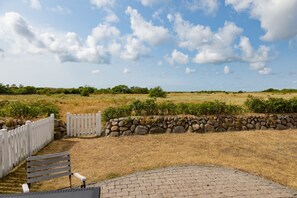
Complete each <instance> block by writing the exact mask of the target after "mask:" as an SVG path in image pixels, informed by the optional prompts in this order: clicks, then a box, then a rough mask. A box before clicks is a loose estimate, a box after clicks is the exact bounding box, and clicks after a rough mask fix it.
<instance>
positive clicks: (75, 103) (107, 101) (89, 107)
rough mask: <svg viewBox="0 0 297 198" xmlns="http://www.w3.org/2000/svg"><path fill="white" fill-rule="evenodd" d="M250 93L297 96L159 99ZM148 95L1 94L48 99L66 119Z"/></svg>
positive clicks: (239, 101) (233, 100)
mask: <svg viewBox="0 0 297 198" xmlns="http://www.w3.org/2000/svg"><path fill="white" fill-rule="evenodd" d="M248 95H253V96H255V97H260V98H268V97H281V98H285V99H288V98H293V97H297V93H290V94H273V93H261V92H255V93H240V94H239V93H238V94H237V93H229V94H226V93H212V94H208V93H170V94H168V97H167V98H162V99H160V98H158V101H171V102H174V103H180V102H184V103H200V102H204V101H214V100H219V101H223V102H226V103H227V104H236V105H242V104H243V103H244V101H245V100H246V99H247V97H248ZM147 97H148V95H145V94H101V95H94V94H93V95H91V96H90V97H82V96H79V95H52V96H46V95H26V96H25V95H0V101H1V100H21V101H34V100H46V101H50V102H53V103H55V104H57V105H58V106H59V107H60V109H61V118H62V119H65V115H66V113H67V112H71V113H95V112H97V111H103V110H104V109H105V108H107V107H110V106H117V105H122V104H127V103H130V102H131V101H133V100H134V99H139V100H145V99H146V98H147Z"/></svg>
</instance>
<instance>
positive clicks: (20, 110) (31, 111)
mask: <svg viewBox="0 0 297 198" xmlns="http://www.w3.org/2000/svg"><path fill="white" fill-rule="evenodd" d="M52 113H54V114H55V116H56V117H59V108H58V107H57V106H56V105H54V104H52V103H49V102H46V101H43V100H42V101H37V102H31V103H25V102H20V101H15V102H5V103H3V101H1V102H0V116H2V117H14V118H36V117H39V116H49V115H50V114H52Z"/></svg>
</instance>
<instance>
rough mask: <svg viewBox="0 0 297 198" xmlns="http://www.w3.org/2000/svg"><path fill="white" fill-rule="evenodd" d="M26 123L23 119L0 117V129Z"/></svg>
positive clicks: (10, 128)
mask: <svg viewBox="0 0 297 198" xmlns="http://www.w3.org/2000/svg"><path fill="white" fill-rule="evenodd" d="M25 123H26V120H24V119H13V118H0V129H7V130H12V129H15V128H17V127H20V126H22V125H24V124H25Z"/></svg>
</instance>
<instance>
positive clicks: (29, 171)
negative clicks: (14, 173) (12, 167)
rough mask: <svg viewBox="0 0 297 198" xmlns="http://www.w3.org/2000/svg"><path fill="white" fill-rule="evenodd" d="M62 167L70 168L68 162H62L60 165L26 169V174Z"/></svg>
mask: <svg viewBox="0 0 297 198" xmlns="http://www.w3.org/2000/svg"><path fill="white" fill-rule="evenodd" d="M63 166H70V161H67V162H62V163H55V164H51V165H46V166H33V167H28V168H27V172H28V174H29V173H32V172H34V171H42V170H46V169H52V168H58V167H63Z"/></svg>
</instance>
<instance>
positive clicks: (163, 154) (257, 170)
mask: <svg viewBox="0 0 297 198" xmlns="http://www.w3.org/2000/svg"><path fill="white" fill-rule="evenodd" d="M249 95H252V96H254V97H257V98H263V99H267V98H269V97H274V98H284V99H291V98H294V97H297V93H289V94H284V93H263V92H255V93H169V94H168V96H167V98H158V99H157V102H164V101H170V102H173V103H181V102H183V103H202V102H206V101H215V100H218V101H221V102H225V103H226V104H234V105H243V104H244V102H245V101H246V100H247V98H248V96H249ZM147 98H148V95H146V94H91V95H90V96H89V97H83V96H79V95H64V94H59V95H50V96H47V95H0V101H3V100H8V101H26V102H32V101H38V100H45V101H47V102H52V103H54V104H56V105H57V106H58V107H59V108H60V115H61V119H63V120H65V115H66V113H67V112H71V113H77V114H78V113H95V112H97V111H103V110H104V109H106V108H108V107H116V106H120V105H126V104H129V103H131V102H132V101H134V100H135V99H139V100H141V101H144V100H146V99H147ZM296 139H297V130H296V129H294V130H285V131H271V130H267V131H241V132H224V133H205V134H191V133H185V134H161V135H147V136H131V137H120V138H66V139H62V140H58V141H53V142H52V143H50V144H49V145H48V146H47V147H45V148H44V149H42V150H41V151H40V152H39V153H37V155H39V154H48V153H56V152H62V151H66V150H67V151H69V152H70V153H71V157H72V165H73V171H77V172H80V173H81V174H82V175H85V176H87V178H88V182H99V181H102V180H105V179H109V178H114V177H118V176H123V175H127V174H130V173H134V172H137V171H142V170H149V169H155V168H160V167H168V166H180V165H217V166H224V167H231V168H235V169H239V170H243V171H247V172H249V173H252V174H254V175H259V176H261V177H265V178H267V179H270V180H272V181H275V182H278V183H280V184H283V185H286V186H289V187H292V188H295V189H296V188H297V183H296V177H297V168H296V164H297V160H296V159H297V158H296V149H297V147H296ZM24 182H26V170H25V164H23V165H22V166H21V167H20V168H18V169H17V170H16V171H14V172H13V173H12V174H10V175H8V176H7V177H5V178H4V179H1V180H0V193H4V192H6V193H8V192H20V191H21V184H22V183H24ZM66 183H67V178H60V179H57V180H50V181H45V182H42V183H39V184H37V185H34V186H33V190H36V191H40V190H50V189H57V188H61V187H65V184H66ZM76 184H77V185H78V183H76Z"/></svg>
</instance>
